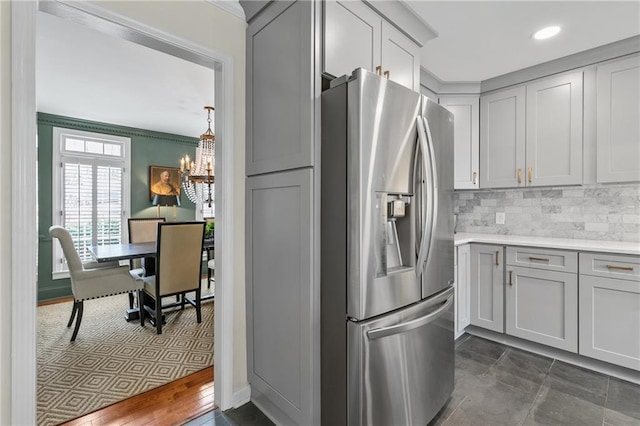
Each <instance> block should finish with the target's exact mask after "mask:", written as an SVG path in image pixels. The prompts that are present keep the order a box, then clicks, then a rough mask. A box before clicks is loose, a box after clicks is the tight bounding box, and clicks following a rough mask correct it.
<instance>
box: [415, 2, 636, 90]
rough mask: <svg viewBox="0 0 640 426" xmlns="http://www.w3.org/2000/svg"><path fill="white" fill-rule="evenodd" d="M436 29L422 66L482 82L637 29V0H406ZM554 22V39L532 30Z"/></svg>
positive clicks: (447, 77) (450, 78) (446, 77)
mask: <svg viewBox="0 0 640 426" xmlns="http://www.w3.org/2000/svg"><path fill="white" fill-rule="evenodd" d="M405 3H406V4H407V5H408V6H409V7H410V8H412V9H413V10H414V11H415V12H416V14H418V15H419V16H421V17H422V19H423V20H424V21H425V22H427V23H428V24H429V26H430V27H431V28H432V29H434V30H435V31H436V32H437V33H438V37H436V38H435V39H433V40H431V41H429V42H427V43H426V44H425V45H424V47H423V48H422V50H421V65H422V67H423V68H425V69H427V70H429V71H430V72H431V73H432V74H434V75H435V76H436V77H438V78H439V79H440V80H443V81H445V82H464V81H473V82H477V81H483V80H487V79H489V78H492V77H497V76H499V75H503V74H507V73H509V72H512V71H517V70H520V69H523V68H527V67H530V66H532V65H536V64H540V63H543V62H547V61H550V60H553V59H557V58H561V57H563V56H567V55H571V54H573V53H577V52H581V51H584V50H588V49H591V48H594V47H597V46H602V45H604V44H607V43H612V42H614V41H618V40H622V39H625V38H628V37H632V36H635V35H638V34H640V1H637V0H636V1H417V0H405ZM549 25H559V26H560V27H562V31H561V32H560V34H559V35H558V36H556V37H555V38H553V39H549V40H543V41H536V40H533V39H532V38H531V35H532V34H533V33H534V32H535V31H537V30H539V29H541V28H543V27H546V26H549Z"/></svg>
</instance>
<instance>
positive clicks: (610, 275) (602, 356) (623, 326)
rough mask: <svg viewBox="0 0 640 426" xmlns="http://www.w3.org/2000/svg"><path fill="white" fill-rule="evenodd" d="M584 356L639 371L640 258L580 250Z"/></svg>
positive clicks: (581, 335) (581, 344)
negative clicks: (581, 251)
mask: <svg viewBox="0 0 640 426" xmlns="http://www.w3.org/2000/svg"><path fill="white" fill-rule="evenodd" d="M579 307H580V348H579V352H580V354H582V355H585V356H588V357H591V358H596V359H599V360H602V361H606V362H610V363H613V364H617V365H621V366H623V367H627V368H631V369H634V370H636V371H640V258H639V257H638V256H622V255H611V254H598V253H580V303H579Z"/></svg>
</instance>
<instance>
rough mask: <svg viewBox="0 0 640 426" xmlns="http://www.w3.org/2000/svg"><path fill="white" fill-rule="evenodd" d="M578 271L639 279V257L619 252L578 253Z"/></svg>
mask: <svg viewBox="0 0 640 426" xmlns="http://www.w3.org/2000/svg"><path fill="white" fill-rule="evenodd" d="M580 273H581V274H584V275H594V276H597V277H606V278H617V279H622V280H632V281H640V257H639V256H627V255H621V254H604V253H580Z"/></svg>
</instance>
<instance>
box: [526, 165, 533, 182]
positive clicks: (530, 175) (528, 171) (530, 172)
mask: <svg viewBox="0 0 640 426" xmlns="http://www.w3.org/2000/svg"><path fill="white" fill-rule="evenodd" d="M527 173H528V175H529V183H531V182H533V176H532V175H533V169H532V168H531V167H529V169H528V170H527Z"/></svg>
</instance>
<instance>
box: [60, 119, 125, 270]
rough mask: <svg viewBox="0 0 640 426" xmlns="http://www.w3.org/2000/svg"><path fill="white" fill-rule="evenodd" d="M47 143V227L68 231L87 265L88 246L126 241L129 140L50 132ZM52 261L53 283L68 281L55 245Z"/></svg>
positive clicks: (63, 262) (63, 264)
mask: <svg viewBox="0 0 640 426" xmlns="http://www.w3.org/2000/svg"><path fill="white" fill-rule="evenodd" d="M53 144H54V146H53V188H52V197H53V203H52V204H53V216H52V217H53V223H54V224H56V225H61V226H63V227H65V228H66V229H67V230H68V231H69V233H70V234H71V237H72V238H73V243H74V246H75V248H76V250H77V251H78V254H79V256H80V259H81V260H82V262H83V263H84V262H89V261H92V260H93V258H92V256H91V253H90V252H89V247H91V246H94V245H105V244H118V243H121V242H124V241H125V240H126V232H127V229H126V228H127V227H126V222H125V218H126V214H127V212H128V211H129V187H130V180H129V175H128V173H127V171H128V170H129V165H130V156H129V152H130V149H129V148H130V145H131V140H130V139H129V138H124V137H119V136H112V135H104V134H98V133H91V132H84V131H79V130H71V129H62V128H58V127H54V129H53ZM53 257H54V259H53V265H54V266H53V274H54V278H61V277H64V276H68V275H67V273H66V271H67V269H68V268H67V264H66V261H65V258H64V255H63V253H62V249H61V248H60V245H59V244H54V250H53Z"/></svg>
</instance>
